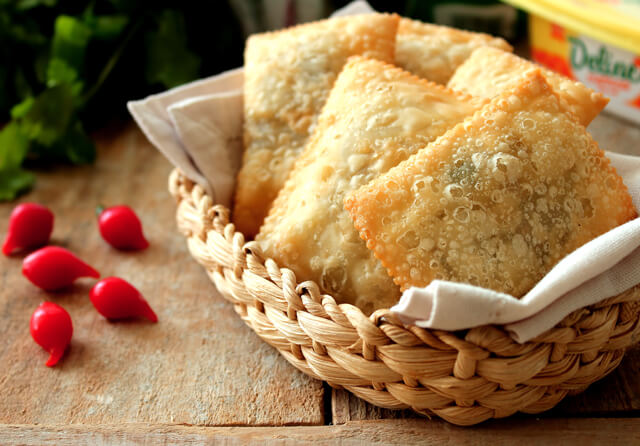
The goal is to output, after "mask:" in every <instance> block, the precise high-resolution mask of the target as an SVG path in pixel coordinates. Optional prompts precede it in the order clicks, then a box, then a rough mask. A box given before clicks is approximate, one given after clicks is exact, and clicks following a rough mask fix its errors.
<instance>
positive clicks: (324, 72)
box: [233, 14, 399, 236]
mask: <svg viewBox="0 0 640 446" xmlns="http://www.w3.org/2000/svg"><path fill="white" fill-rule="evenodd" d="M398 20H399V18H398V17H397V16H395V15H387V14H366V15H360V16H350V17H341V18H333V19H329V20H324V21H320V22H315V23H311V24H306V25H301V26H296V27H294V28H291V29H287V30H284V31H278V32H273V33H265V34H256V35H253V36H251V37H250V38H249V39H248V41H247V47H246V50H245V65H244V76H245V81H244V101H245V102H244V119H245V122H244V145H245V153H244V157H243V164H242V168H241V169H240V173H239V174H238V181H237V186H236V197H235V209H234V212H233V221H234V223H235V224H236V226H237V228H238V230H240V231H242V232H243V233H244V234H245V235H249V236H253V235H255V234H256V233H257V232H258V229H259V228H260V225H261V224H262V222H263V220H264V217H265V216H266V215H267V211H268V210H269V207H270V205H271V202H272V201H273V199H274V198H275V197H276V195H277V193H278V191H279V190H280V189H281V188H282V186H283V185H284V182H285V180H286V178H287V176H288V175H289V171H290V170H291V166H292V165H293V162H294V160H295V159H296V158H297V157H298V155H299V154H300V153H301V152H302V149H303V147H304V145H305V143H306V142H307V140H308V137H309V135H310V133H311V132H312V130H313V127H314V126H315V123H316V120H317V116H318V114H319V113H320V111H321V108H322V106H323V105H324V103H325V101H326V99H327V96H328V94H329V90H330V89H331V87H332V85H333V83H334V81H335V79H336V77H337V76H338V73H340V70H342V67H343V66H344V64H345V63H346V61H347V59H348V58H349V56H352V55H357V54H361V55H366V56H368V57H371V58H375V59H380V60H384V61H389V62H392V61H393V55H394V48H395V35H396V29H397V26H398Z"/></svg>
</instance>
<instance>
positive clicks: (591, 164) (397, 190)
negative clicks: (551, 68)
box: [345, 69, 637, 297]
mask: <svg viewBox="0 0 640 446" xmlns="http://www.w3.org/2000/svg"><path fill="white" fill-rule="evenodd" d="M345 206H346V208H347V209H348V210H349V212H350V214H351V216H352V217H353V221H354V223H355V226H356V227H357V228H358V230H359V231H360V234H361V236H362V237H363V238H364V239H365V240H366V241H367V246H368V247H369V248H370V249H372V250H373V251H374V252H375V255H376V257H378V258H379V259H380V260H381V261H382V263H383V264H384V265H385V266H386V267H387V268H388V270H389V273H390V274H391V276H392V277H393V278H394V281H395V282H396V283H397V284H399V285H400V286H401V288H402V289H406V288H408V287H410V286H425V285H427V284H429V282H431V281H432V280H434V279H444V280H451V281H456V282H466V283H470V284H474V285H479V286H482V287H485V288H490V289H493V290H496V291H502V292H506V293H509V294H512V295H514V296H516V297H521V296H523V295H524V294H525V293H526V292H527V291H529V289H530V288H532V287H533V286H534V284H535V283H537V282H538V281H539V280H540V279H541V278H542V277H543V276H544V275H545V274H546V273H547V272H548V271H549V270H550V269H551V268H552V267H553V266H554V265H555V264H556V263H557V262H558V261H559V260H560V259H561V258H562V257H564V256H566V255H567V254H569V253H570V252H572V251H574V250H575V249H576V248H578V247H579V246H581V245H583V244H584V243H586V242H588V241H589V240H591V239H593V238H595V237H597V236H598V235H601V234H603V233H604V232H606V231H608V230H610V229H612V228H614V227H616V226H618V225H620V224H622V223H624V222H626V221H628V220H630V219H632V218H634V217H636V216H637V214H636V211H635V209H634V207H633V204H632V203H631V197H630V196H629V193H628V192H627V189H626V187H625V186H624V184H623V183H622V179H621V178H620V177H619V176H618V175H617V174H616V172H615V169H614V168H613V167H611V165H610V164H609V160H608V159H607V158H606V157H605V155H604V153H603V152H602V151H601V150H600V149H599V148H598V146H597V144H596V143H595V142H594V141H593V139H592V138H591V137H590V136H589V134H587V132H586V131H585V128H584V127H583V126H582V125H581V124H579V123H577V122H576V121H575V120H574V119H573V117H571V116H569V115H567V114H566V113H565V112H564V110H563V109H562V107H560V104H559V102H558V99H557V97H556V95H555V94H554V93H553V91H552V88H551V87H550V86H549V84H548V83H547V82H546V81H545V79H544V77H543V75H542V74H541V73H540V71H539V70H537V69H536V70H534V71H531V72H529V73H527V74H526V75H525V76H524V77H523V78H521V84H520V85H518V86H517V87H516V88H515V89H513V90H511V91H509V92H506V93H504V94H503V95H501V96H500V97H498V98H496V99H495V100H494V101H492V102H491V104H489V105H487V106H486V107H484V108H483V109H482V110H480V111H479V112H477V113H475V114H474V115H473V116H472V117H470V118H468V119H466V120H465V121H464V122H463V123H461V124H459V125H457V126H456V127H455V128H453V129H452V130H450V131H448V132H447V133H446V134H445V135H444V136H442V137H441V138H438V139H437V140H436V141H435V142H434V143H432V144H430V145H429V146H428V147H427V148H426V149H424V150H421V151H420V152H418V153H417V154H416V155H414V156H412V157H411V158H409V159H408V160H407V161H406V162H404V163H402V164H400V165H398V166H396V167H395V168H393V169H391V170H390V171H389V172H387V174H385V175H383V176H381V177H378V178H377V179H375V180H373V181H372V182H371V183H369V184H367V185H366V186H364V187H362V188H360V189H359V190H357V191H356V192H355V193H353V194H351V195H350V196H348V197H347V199H346V200H345Z"/></svg>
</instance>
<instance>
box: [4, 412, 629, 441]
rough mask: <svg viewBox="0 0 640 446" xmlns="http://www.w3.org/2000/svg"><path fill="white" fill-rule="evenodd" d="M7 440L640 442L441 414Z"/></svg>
mask: <svg viewBox="0 0 640 446" xmlns="http://www.w3.org/2000/svg"><path fill="white" fill-rule="evenodd" d="M0 442H1V443H2V444H3V445H5V446H18V445H20V446H32V445H41V444H55V445H57V446H79V445H85V444H91V445H92V446H105V445H110V446H117V445H127V446H129V445H134V444H135V445H154V446H168V445H178V444H179V445H187V446H189V445H214V444H215V445H218V444H225V445H246V444H260V445H269V446H271V445H305V444H313V445H328V444H331V445H360V444H368V445H382V444H384V445H411V444H437V445H444V446H448V445H456V446H457V445H460V446H464V445H478V444H491V445H493V446H514V445H515V446H518V445H543V446H546V445H566V444H580V445H581V446H588V445H601V444H607V445H631V444H639V442H640V420H638V419H633V418H599V419H598V418H582V419H544V420H536V419H528V420H494V421H490V422H487V423H485V424H483V425H481V426H477V427H473V428H469V427H456V426H452V425H450V424H448V423H446V422H444V421H441V420H431V421H429V420H381V421H360V422H350V423H347V424H343V425H341V426H295V427H293V426H292V427H198V426H177V425H162V424H160V425H153V424H125V425H115V426H114V425H107V426H105V425H102V426H78V425H72V426H24V425H23V426H20V425H8V426H7V425H4V426H0Z"/></svg>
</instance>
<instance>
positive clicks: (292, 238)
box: [256, 57, 484, 312]
mask: <svg viewBox="0 0 640 446" xmlns="http://www.w3.org/2000/svg"><path fill="white" fill-rule="evenodd" d="M483 103H484V102H483V101H479V100H476V99H473V98H471V97H468V96H466V95H461V94H457V93H454V92H452V91H449V90H447V89H445V88H444V87H442V86H439V85H436V84H433V83H430V82H427V81H425V80H423V79H419V78H417V77H415V76H413V75H411V74H410V73H407V72H405V71H403V70H401V69H399V68H396V67H393V66H391V65H389V64H385V63H383V62H380V61H376V60H371V59H365V58H361V57H354V58H352V59H351V60H350V61H349V62H348V63H347V65H346V66H345V68H344V70H343V72H342V73H341V74H340V76H339V78H338V80H337V81H336V84H335V86H334V88H333V90H332V92H331V95H330V96H329V99H328V100H327V104H326V106H325V108H324V110H323V112H322V115H321V117H320V120H319V122H318V128H317V129H316V132H315V134H314V135H313V137H312V139H311V140H310V141H309V144H308V145H307V147H306V149H305V151H304V152H303V154H302V155H301V157H300V158H299V160H298V161H297V162H296V164H295V166H294V168H293V170H292V173H291V176H290V178H289V179H288V180H287V183H286V185H285V187H284V188H283V189H282V190H281V192H280V194H279V195H278V197H277V199H276V200H275V201H274V204H273V206H272V208H271V210H270V212H269V216H268V217H267V219H266V220H265V223H264V225H263V226H262V228H261V230H260V233H259V234H258V236H257V237H256V240H258V241H259V242H260V243H261V245H262V247H263V249H264V251H265V253H266V254H267V255H268V256H270V257H272V258H274V259H275V260H276V261H277V262H278V263H279V264H280V265H284V266H286V267H288V268H291V269H292V270H293V271H294V272H295V273H296V276H297V278H298V280H309V279H311V280H314V281H316V283H318V285H320V287H321V288H322V289H323V290H324V291H325V292H327V293H331V294H332V295H333V296H334V297H335V298H336V299H337V300H339V301H341V302H347V303H352V304H356V305H358V306H359V307H360V308H361V309H363V311H365V312H371V311H372V310H374V309H376V308H382V307H388V306H390V305H392V304H394V303H395V302H396V301H397V299H398V297H399V290H398V287H397V286H396V285H394V283H393V281H392V280H391V278H390V277H389V276H388V274H387V272H386V270H385V269H384V268H383V266H382V265H381V264H380V262H379V261H378V260H377V259H376V258H375V257H374V256H373V253H372V252H371V251H369V250H368V249H367V247H366V245H365V243H364V241H363V240H361V239H360V237H359V235H358V232H357V231H356V230H355V228H354V227H353V223H352V222H351V219H350V218H349V215H348V214H347V212H346V210H345V209H344V205H343V200H344V197H345V195H346V194H347V193H348V192H350V191H353V190H355V189H357V188H358V187H360V186H362V185H364V184H366V183H368V182H369V181H371V180H373V179H374V178H376V177H377V176H379V175H380V174H382V173H384V172H386V171H387V170H389V169H390V168H392V167H393V166H395V165H397V164H398V163H400V162H401V161H403V160H405V159H406V158H408V157H409V156H410V155H411V154H413V153H416V152H417V151H418V150H420V149H422V148H424V147H425V146H427V144H429V143H430V142H432V141H433V140H435V139H436V138H437V137H438V136H440V135H442V134H444V133H445V132H446V131H447V130H448V129H449V128H451V127H453V126H454V125H455V124H456V123H459V122H461V121H462V120H463V119H464V118H465V117H467V116H469V115H471V114H472V113H473V112H474V111H476V110H478V109H479V108H480V107H481V106H482V104H483Z"/></svg>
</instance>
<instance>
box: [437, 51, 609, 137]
mask: <svg viewBox="0 0 640 446" xmlns="http://www.w3.org/2000/svg"><path fill="white" fill-rule="evenodd" d="M537 67H538V66H537V65H536V64H534V63H533V62H529V61H528V60H525V59H522V58H521V57H518V56H516V55H514V54H511V53H507V52H505V51H502V50H500V49H497V48H488V47H483V48H478V49H476V50H475V51H473V53H472V54H471V56H470V57H469V58H468V59H467V60H466V61H465V62H464V63H463V64H462V65H461V66H460V67H459V68H458V69H457V70H456V72H455V73H454V74H453V77H452V78H451V79H450V80H449V83H448V86H449V88H453V89H454V90H460V91H464V92H466V93H469V94H472V95H474V96H479V97H483V98H493V97H495V96H498V95H499V94H500V93H502V92H504V91H506V90H510V89H512V88H514V87H516V86H517V85H518V84H519V83H520V82H521V80H522V76H523V75H524V74H525V73H527V72H528V71H530V70H532V69H535V68H537ZM540 70H541V72H542V74H543V75H544V77H545V79H546V81H547V82H548V83H549V85H550V86H551V88H552V89H553V91H554V92H555V93H556V94H557V95H558V98H559V101H560V106H561V107H562V108H563V109H564V110H566V111H568V112H571V113H572V114H573V115H575V116H576V118H577V119H578V121H579V122H580V123H581V124H582V125H584V126H585V127H586V126H587V125H589V123H590V122H591V121H592V120H593V118H595V117H596V116H598V113H600V112H601V111H602V109H603V108H604V107H605V106H606V105H607V103H608V102H609V99H607V98H606V97H605V96H604V95H603V94H602V93H599V92H597V91H594V90H592V89H591V88H589V87H587V86H586V85H584V84H582V83H580V82H576V81H573V80H571V79H569V78H567V77H565V76H563V75H561V74H558V73H555V72H553V71H551V70H547V69H546V68H540Z"/></svg>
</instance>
